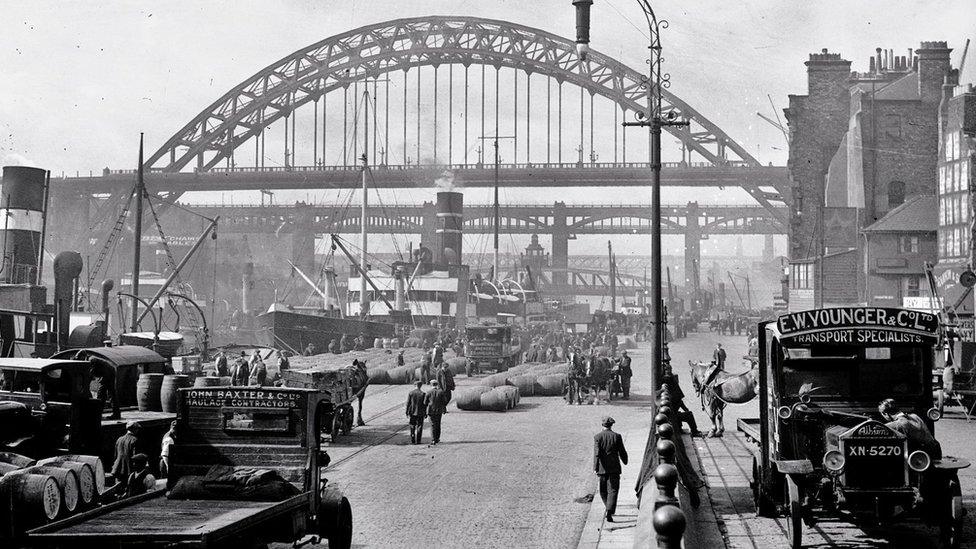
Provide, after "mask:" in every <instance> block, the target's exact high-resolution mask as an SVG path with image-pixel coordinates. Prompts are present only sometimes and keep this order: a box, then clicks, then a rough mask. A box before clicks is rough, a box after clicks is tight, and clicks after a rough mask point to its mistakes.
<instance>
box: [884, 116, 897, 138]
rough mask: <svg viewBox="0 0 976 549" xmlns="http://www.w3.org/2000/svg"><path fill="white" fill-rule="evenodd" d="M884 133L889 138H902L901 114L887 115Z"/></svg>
mask: <svg viewBox="0 0 976 549" xmlns="http://www.w3.org/2000/svg"><path fill="white" fill-rule="evenodd" d="M884 135H885V137H887V138H889V139H901V115H898V114H886V115H885V117H884Z"/></svg>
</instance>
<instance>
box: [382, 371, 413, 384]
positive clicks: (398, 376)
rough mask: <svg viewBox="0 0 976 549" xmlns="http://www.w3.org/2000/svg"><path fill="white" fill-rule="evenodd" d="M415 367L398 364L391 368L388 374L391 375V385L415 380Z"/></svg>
mask: <svg viewBox="0 0 976 549" xmlns="http://www.w3.org/2000/svg"><path fill="white" fill-rule="evenodd" d="M413 370H414V369H413V368H410V367H408V366H397V367H396V368H390V369H389V371H387V374H388V375H389V377H390V384H391V385H406V384H407V383H410V382H411V381H413Z"/></svg>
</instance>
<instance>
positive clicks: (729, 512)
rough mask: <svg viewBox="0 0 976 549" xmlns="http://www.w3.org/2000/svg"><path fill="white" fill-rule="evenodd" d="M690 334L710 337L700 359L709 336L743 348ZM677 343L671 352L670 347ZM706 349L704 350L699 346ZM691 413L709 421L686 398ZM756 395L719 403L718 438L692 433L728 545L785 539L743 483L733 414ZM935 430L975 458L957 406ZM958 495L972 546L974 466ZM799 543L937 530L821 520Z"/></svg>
mask: <svg viewBox="0 0 976 549" xmlns="http://www.w3.org/2000/svg"><path fill="white" fill-rule="evenodd" d="M692 339H698V340H701V339H707V340H710V341H709V342H708V345H707V346H706V345H704V344H703V345H701V346H700V348H701V349H702V351H701V352H702V354H703V355H704V354H707V355H708V356H700V358H701V359H702V360H705V359H710V357H711V348H712V347H713V346H714V342H716V341H721V342H722V344H723V345H724V346H725V348H726V349H728V355H729V357H730V359H731V357H741V356H742V355H743V354H745V352H746V347H747V345H746V340H745V337H744V336H719V335H716V334H712V333H706V334H699V335H698V336H697V337H693V338H692ZM675 348H677V349H678V350H677V352H675V350H674V349H675ZM684 348H685V346H684V345H681V344H680V343H679V344H678V345H676V346H674V347H672V353H671V354H672V357H673V358H674V362H673V364H674V365H675V367H676V372H678V374H679V375H680V380H681V383H682V386H683V388H685V389H686V392H687V393H692V391H691V385H690V377H689V373H688V369H687V361H688V360H689V359H691V358H692V357H686V356H684V355H685V354H686V353H685V352H683V351H684ZM706 350H707V353H705V351H706ZM737 364H738V362H737V361H731V360H730V362H729V366H728V370H729V371H730V372H733V373H736V372H740V371H743V369H744V368H745V366H738V365H737ZM689 406H691V407H692V409H693V411H694V412H695V416H696V419H697V420H698V422H699V425H700V426H702V428H703V429H705V428H707V426H708V425H710V423H709V421H708V419H707V415H706V414H705V413H704V412H702V411H701V410H700V408H699V407H698V405H697V402H695V401H689ZM758 415H759V411H758V401H753V402H751V403H749V404H743V405H736V406H728V407H727V408H726V409H725V426H726V432H725V437H723V438H720V439H717V438H716V439H695V444H696V446H697V448H698V450H699V454H700V456H701V459H702V465H703V466H704V468H705V471H706V473H707V474H708V477H707V482H708V484H709V486H710V487H711V490H710V495H711V498H712V503H713V505H714V507H715V511H716V514H717V515H718V518H719V519H721V520H722V521H723V522H724V528H725V533H726V534H727V547H730V548H779V547H783V546H784V544H785V542H786V537H785V531H786V530H785V529H786V525H785V523H783V521H782V520H777V519H770V518H762V517H757V516H756V512H755V507H754V506H753V503H752V493H751V491H750V489H749V479H750V477H751V476H752V471H751V467H752V453H751V451H752V446H751V445H750V443H748V442H746V440H745V438H744V437H743V436H742V435H741V434H740V433H737V432H735V429H736V427H735V424H736V420H737V419H738V418H744V417H758ZM936 436H937V438H938V439H939V440H940V441H941V443H942V447H943V452H944V453H945V454H947V455H954V456H960V457H965V458H967V459H969V460H972V461H976V420H974V421H972V422H971V423H969V424H967V423H966V419H965V417H964V416H963V414H962V410H961V408H950V409H949V410H948V412H947V414H946V417H945V418H943V419H942V420H941V421H939V422H938V423H937V424H936ZM960 473H961V474H960V480H961V484H962V491H963V499H964V504H965V507H966V509H967V510H968V511H969V514H968V516H967V517H966V537H965V539H966V541H965V543H964V544H963V546H964V547H970V548H976V470H974V468H972V467H970V468H969V469H965V470H963V471H961V472H960ZM803 541H804V547H814V548H816V547H842V548H865V547H905V548H920V549H921V548H926V547H938V546H939V545H938V530H937V529H936V528H930V527H926V526H923V525H920V524H897V525H893V526H887V527H886V528H885V529H884V530H883V531H865V530H863V529H861V528H858V527H857V526H855V525H853V524H851V523H848V522H843V521H838V520H836V519H830V520H825V521H823V522H820V523H818V524H817V526H816V528H814V529H809V528H807V529H806V530H805V534H804V538H803Z"/></svg>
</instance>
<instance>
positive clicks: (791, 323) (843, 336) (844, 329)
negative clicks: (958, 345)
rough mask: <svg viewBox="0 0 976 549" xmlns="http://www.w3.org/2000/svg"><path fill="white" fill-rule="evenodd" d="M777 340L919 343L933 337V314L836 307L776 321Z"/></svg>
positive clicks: (935, 325) (935, 324) (935, 321)
mask: <svg viewBox="0 0 976 549" xmlns="http://www.w3.org/2000/svg"><path fill="white" fill-rule="evenodd" d="M776 324H777V327H778V328H779V333H780V339H781V340H782V341H786V340H789V341H791V342H794V343H828V344H842V345H843V344H849V345H885V344H911V343H923V342H927V341H930V340H932V339H934V338H936V337H937V335H938V330H939V320H938V317H936V316H935V315H933V314H929V313H925V312H921V311H913V310H908V309H892V308H884V307H837V308H831V309H812V310H809V311H799V312H795V313H790V314H787V315H783V316H781V317H779V319H778V321H777V323H776Z"/></svg>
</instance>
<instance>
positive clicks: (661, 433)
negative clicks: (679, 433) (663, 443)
mask: <svg viewBox="0 0 976 549" xmlns="http://www.w3.org/2000/svg"><path fill="white" fill-rule="evenodd" d="M657 436H658V438H666V439H668V440H672V437H674V427H671V424H670V423H665V424H664V425H658V426H657Z"/></svg>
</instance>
